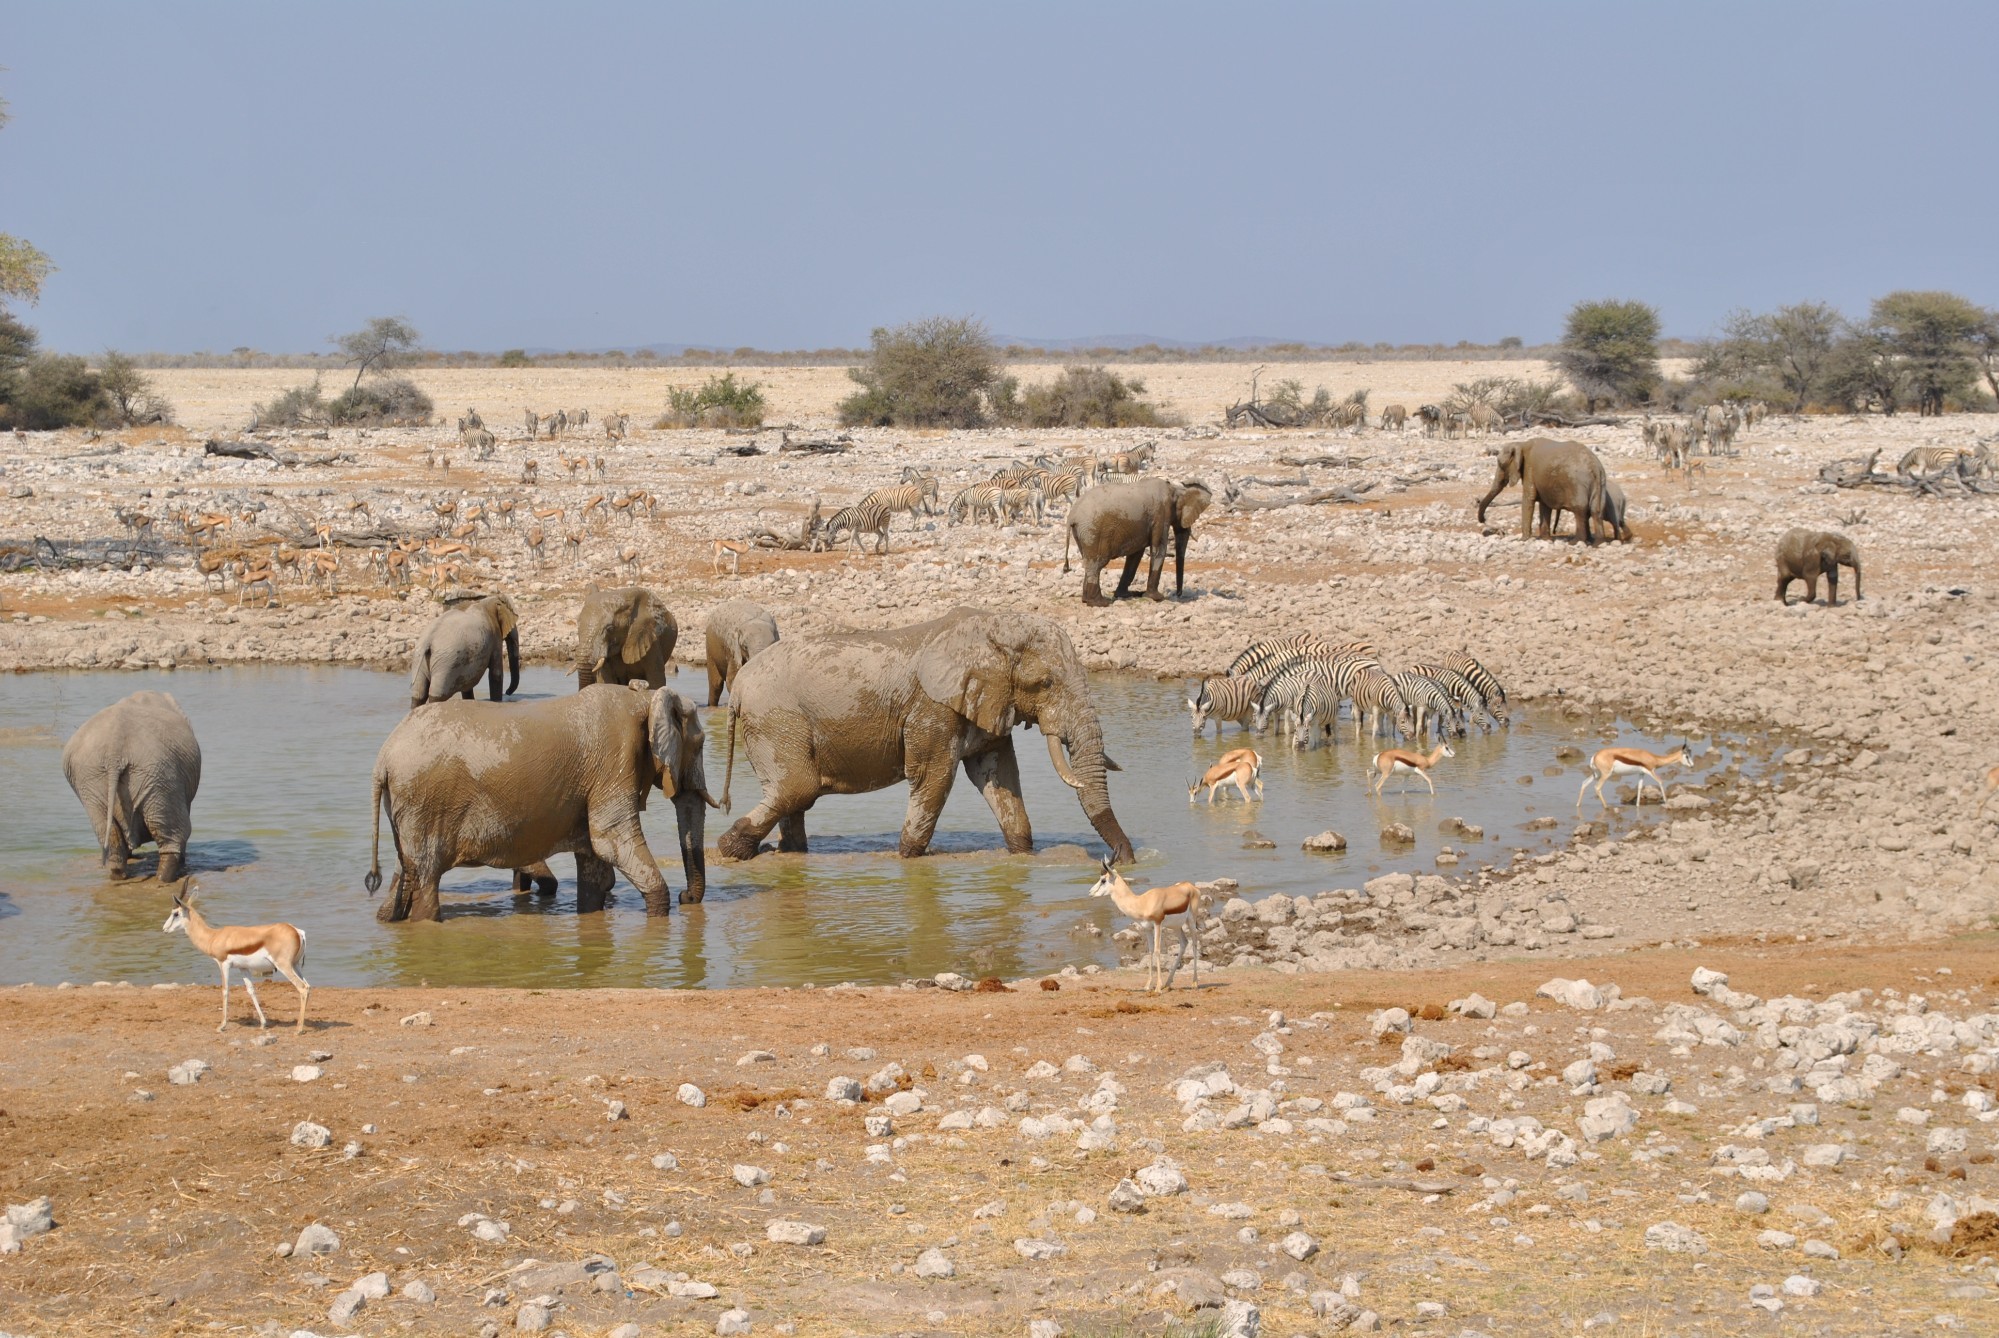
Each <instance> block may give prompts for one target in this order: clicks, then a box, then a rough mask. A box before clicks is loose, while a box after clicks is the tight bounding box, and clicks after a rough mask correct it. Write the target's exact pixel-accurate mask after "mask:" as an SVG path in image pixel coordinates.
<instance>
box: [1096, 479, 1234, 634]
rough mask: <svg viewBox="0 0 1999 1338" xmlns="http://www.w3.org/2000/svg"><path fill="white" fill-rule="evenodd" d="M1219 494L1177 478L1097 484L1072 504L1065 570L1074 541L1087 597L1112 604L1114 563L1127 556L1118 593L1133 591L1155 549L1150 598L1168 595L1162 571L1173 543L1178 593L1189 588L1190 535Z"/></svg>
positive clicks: (1148, 581) (1149, 576) (1148, 582)
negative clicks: (1108, 581)
mask: <svg viewBox="0 0 1999 1338" xmlns="http://www.w3.org/2000/svg"><path fill="white" fill-rule="evenodd" d="M1213 501H1214V495H1213V494H1212V493H1210V492H1209V491H1208V485H1207V484H1205V483H1198V482H1188V483H1171V482H1168V481H1167V480H1165V479H1145V480H1144V481H1142V482H1138V483H1111V484H1105V485H1104V486H1102V487H1098V488H1092V489H1090V490H1089V491H1088V492H1086V493H1084V494H1083V495H1082V496H1081V497H1079V498H1077V499H1076V502H1075V504H1074V505H1073V506H1071V507H1070V508H1069V520H1068V526H1067V528H1066V529H1065V530H1064V532H1063V535H1062V571H1063V573H1064V574H1065V575H1066V574H1067V572H1068V570H1069V544H1070V541H1071V540H1073V541H1074V542H1075V545H1076V552H1077V554H1078V555H1079V556H1080V557H1081V558H1082V559H1083V602H1084V603H1085V604H1088V605H1090V606H1091V607H1093V608H1100V607H1102V606H1103V605H1106V604H1108V603H1110V600H1108V599H1105V598H1104V591H1103V573H1104V568H1105V566H1107V565H1108V564H1109V563H1111V562H1113V561H1115V560H1116V559H1118V558H1123V559H1124V560H1125V562H1124V575H1122V576H1120V577H1119V578H1118V583H1117V597H1118V598H1119V599H1122V598H1124V597H1125V596H1126V595H1128V594H1130V593H1131V582H1132V579H1133V578H1134V577H1135V576H1137V575H1138V562H1139V559H1140V558H1142V557H1144V556H1145V555H1146V554H1147V552H1148V551H1149V552H1150V553H1151V557H1152V563H1151V567H1150V568H1149V569H1148V571H1147V572H1146V577H1145V597H1146V598H1147V599H1164V598H1166V596H1165V595H1164V594H1162V593H1161V592H1160V589H1159V575H1160V573H1161V571H1163V570H1164V569H1165V566H1166V544H1167V540H1168V538H1169V537H1170V538H1171V540H1172V544H1173V593H1174V594H1175V595H1176V596H1178V595H1181V594H1184V593H1185V592H1186V589H1187V572H1186V564H1187V539H1188V536H1189V535H1191V534H1192V533H1193V530H1194V522H1195V521H1197V520H1199V519H1200V518H1201V514H1202V513H1203V512H1204V511H1206V510H1207V509H1208V506H1209V504H1210V503H1211V502H1213Z"/></svg>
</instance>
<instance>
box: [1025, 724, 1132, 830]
mask: <svg viewBox="0 0 1999 1338" xmlns="http://www.w3.org/2000/svg"><path fill="white" fill-rule="evenodd" d="M1048 723H1049V722H1043V731H1044V736H1045V737H1046V738H1047V740H1048V757H1049V760H1050V761H1052V762H1053V763H1054V764H1055V774H1056V775H1058V776H1060V777H1061V778H1062V781H1063V783H1064V784H1066V785H1068V786H1069V787H1070V788H1071V789H1073V790H1075V792H1076V798H1077V800H1078V802H1080V803H1081V804H1082V806H1083V813H1084V816H1086V817H1088V818H1089V820H1090V825H1091V826H1092V827H1095V828H1096V829H1097V835H1098V836H1101V837H1102V838H1103V839H1104V844H1105V845H1107V846H1109V847H1110V852H1111V859H1112V860H1113V861H1114V862H1115V863H1118V864H1128V863H1130V862H1131V860H1132V849H1131V838H1129V837H1127V836H1126V835H1125V834H1124V828H1123V827H1122V826H1120V825H1119V824H1118V820H1117V814H1116V813H1114V812H1112V811H1111V792H1110V784H1109V782H1108V780H1107V779H1106V772H1107V768H1108V765H1109V759H1108V758H1106V757H1105V755H1104V735H1103V730H1102V728H1101V727H1100V726H1099V725H1098V723H1097V718H1096V715H1095V713H1094V712H1091V713H1088V714H1085V715H1084V716H1082V717H1081V718H1079V719H1075V720H1071V721H1068V722H1066V723H1067V725H1068V728H1066V729H1057V730H1056V731H1055V732H1053V733H1048V732H1047V724H1048ZM1058 744H1059V745H1060V746H1058ZM1065 749H1066V750H1067V752H1068V756H1067V758H1066V759H1065V758H1064V757H1063V755H1062V754H1063V752H1064V750H1065Z"/></svg>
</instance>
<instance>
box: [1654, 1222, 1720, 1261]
mask: <svg viewBox="0 0 1999 1338" xmlns="http://www.w3.org/2000/svg"><path fill="white" fill-rule="evenodd" d="M1645 1248H1646V1249H1648V1250H1664V1251H1665V1252H1666V1253H1668V1254H1706V1253H1707V1241H1706V1240H1704V1239H1703V1238H1702V1237H1701V1234H1700V1233H1699V1232H1698V1231H1695V1230H1693V1229H1691V1228H1689V1227H1683V1226H1681V1225H1680V1224H1679V1223H1678V1222H1657V1223H1654V1224H1653V1225H1651V1226H1648V1227H1646V1228H1645Z"/></svg>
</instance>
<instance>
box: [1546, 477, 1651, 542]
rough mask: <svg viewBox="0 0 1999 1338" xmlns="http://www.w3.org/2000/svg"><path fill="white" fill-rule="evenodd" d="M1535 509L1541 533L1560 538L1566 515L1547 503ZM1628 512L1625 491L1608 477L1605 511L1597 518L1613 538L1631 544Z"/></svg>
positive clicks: (1604, 498) (1605, 492)
mask: <svg viewBox="0 0 1999 1338" xmlns="http://www.w3.org/2000/svg"><path fill="white" fill-rule="evenodd" d="M1534 509H1535V512H1536V513H1537V515H1538V517H1539V519H1538V521H1537V522H1536V523H1537V524H1538V525H1539V527H1540V530H1541V532H1543V533H1545V534H1547V535H1548V537H1550V538H1556V537H1558V536H1559V535H1560V534H1561V532H1562V516H1563V515H1564V514H1565V513H1564V512H1562V511H1560V510H1557V509H1555V508H1553V507H1550V506H1549V505H1547V504H1546V503H1545V502H1543V503H1539V504H1537V505H1536V506H1535V508H1534ZM1627 511H1628V508H1627V506H1626V504H1625V500H1624V489H1623V488H1622V487H1620V486H1618V482H1617V480H1616V479H1614V478H1609V477H1606V478H1605V479H1604V481H1603V509H1602V510H1600V511H1598V512H1597V513H1596V518H1597V519H1598V520H1600V521H1602V522H1603V523H1604V526H1605V528H1607V529H1608V530H1609V531H1610V537H1611V538H1613V539H1615V540H1617V541H1618V542H1619V543H1626V544H1628V543H1630V542H1631V525H1630V521H1629V518H1628V515H1627Z"/></svg>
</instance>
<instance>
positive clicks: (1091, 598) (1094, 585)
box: [1083, 557, 1110, 609]
mask: <svg viewBox="0 0 1999 1338" xmlns="http://www.w3.org/2000/svg"><path fill="white" fill-rule="evenodd" d="M1083 602H1084V603H1085V604H1087V605H1089V606H1090V607H1091V608H1093V609H1100V608H1103V607H1104V606H1105V605H1107V604H1109V603H1110V601H1109V600H1108V599H1105V598H1104V564H1103V563H1102V562H1101V561H1100V560H1098V559H1096V558H1093V557H1085V558H1084V559H1083Z"/></svg>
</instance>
